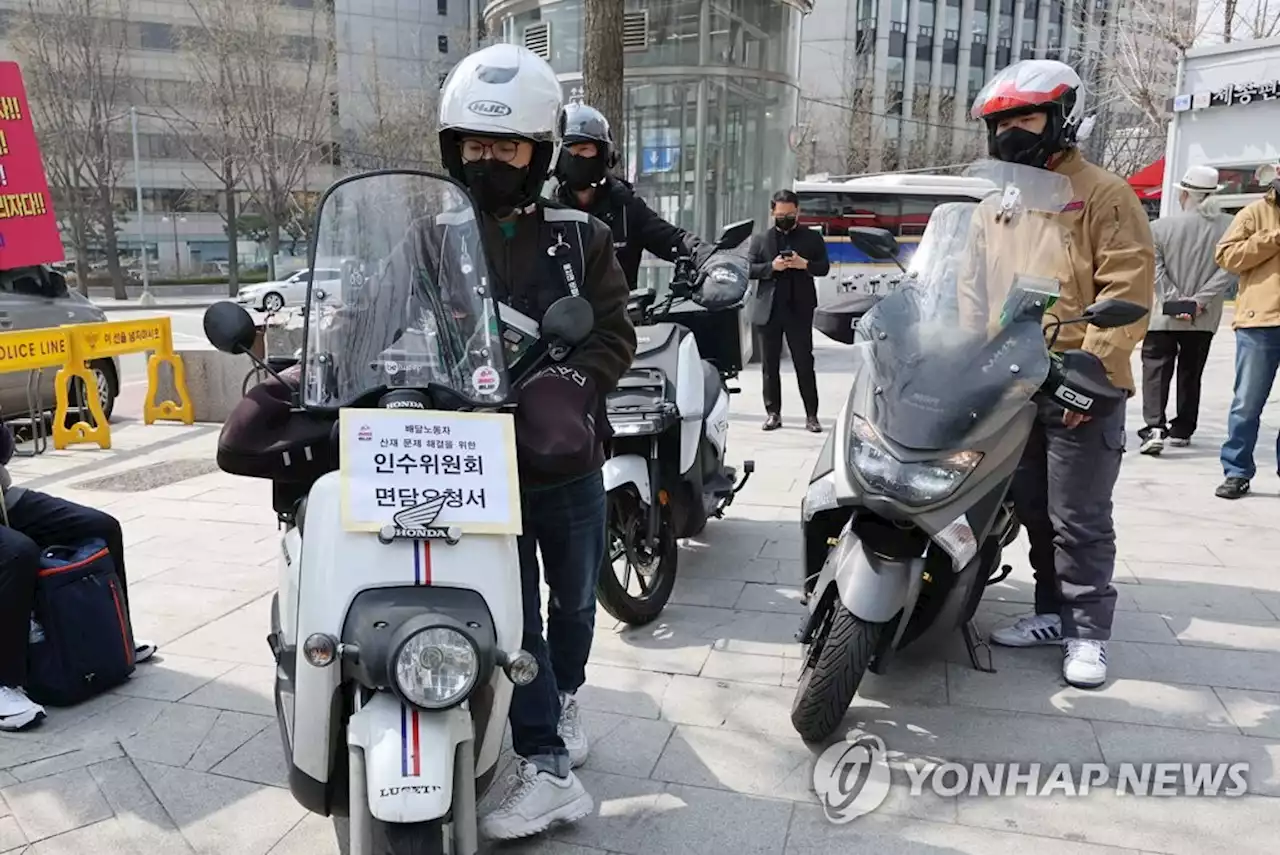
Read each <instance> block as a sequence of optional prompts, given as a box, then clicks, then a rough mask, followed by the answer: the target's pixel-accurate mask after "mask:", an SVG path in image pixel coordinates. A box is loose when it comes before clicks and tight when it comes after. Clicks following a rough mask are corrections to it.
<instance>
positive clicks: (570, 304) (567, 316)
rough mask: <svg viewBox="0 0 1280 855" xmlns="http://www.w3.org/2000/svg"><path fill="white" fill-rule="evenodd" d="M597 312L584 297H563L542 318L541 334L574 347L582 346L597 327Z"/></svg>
mask: <svg viewBox="0 0 1280 855" xmlns="http://www.w3.org/2000/svg"><path fill="white" fill-rule="evenodd" d="M595 322H596V317H595V310H593V309H592V308H591V304H590V303H588V302H587V301H586V300H585V299H583V298H582V297H561V298H560V299H559V300H556V301H555V302H554V303H552V304H551V307H550V308H548V309H547V311H546V313H545V314H544V315H543V316H542V328H541V334H542V337H543V338H546V339H556V340H557V341H559V342H562V343H564V344H567V345H570V346H574V345H579V344H582V342H584V341H586V340H587V336H589V335H591V330H592V328H593V327H594V326H595Z"/></svg>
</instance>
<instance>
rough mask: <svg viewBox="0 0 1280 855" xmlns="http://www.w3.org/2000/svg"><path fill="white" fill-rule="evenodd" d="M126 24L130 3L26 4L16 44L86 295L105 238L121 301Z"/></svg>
mask: <svg viewBox="0 0 1280 855" xmlns="http://www.w3.org/2000/svg"><path fill="white" fill-rule="evenodd" d="M128 27H129V6H128V0H27V5H26V8H25V9H23V10H22V11H21V12H20V13H19V16H18V27H17V29H18V32H17V33H16V37H15V38H13V39H12V40H11V44H12V45H13V46H14V50H15V52H16V53H17V54H18V58H19V61H20V62H21V63H22V66H23V69H24V71H25V73H26V77H27V82H28V87H29V89H30V101H31V106H32V114H33V118H34V120H35V124H36V129H37V132H38V133H39V135H40V139H41V143H42V145H41V148H42V151H43V154H44V161H45V170H46V171H47V172H48V174H49V177H50V179H51V180H52V183H53V185H54V186H53V192H54V195H55V197H56V208H55V210H57V212H58V217H59V219H60V220H61V221H62V224H63V226H64V227H65V228H66V229H67V231H68V232H69V233H70V235H71V241H72V245H73V249H74V250H75V254H76V274H77V279H78V281H79V287H80V290H81V291H82V292H87V287H88V282H89V267H88V260H89V253H90V251H91V250H92V249H93V248H95V244H97V243H98V241H99V240H100V241H101V245H102V249H103V251H104V252H105V254H106V260H107V269H108V271H109V273H110V276H111V282H112V287H113V289H114V292H115V297H116V299H118V300H123V299H126V298H127V294H126V293H125V289H124V276H123V272H122V270H121V266H120V252H119V246H118V244H117V237H116V198H115V192H116V185H117V184H118V183H119V180H120V173H121V161H120V155H121V149H122V148H123V147H124V145H125V143H124V142H123V140H125V139H127V137H126V136H124V135H122V134H118V133H117V132H116V131H115V130H114V129H113V126H112V122H113V121H115V120H116V119H118V118H120V115H119V114H120V112H121V111H122V110H123V109H124V108H125V106H126V105H127V94H128V91H127V87H128V85H129V82H128V70H127V58H128V42H127V39H128ZM136 216H142V212H141V211H139V212H138V213H137V214H136ZM142 252H143V260H144V263H145V257H146V252H145V247H144V248H143V251H142Z"/></svg>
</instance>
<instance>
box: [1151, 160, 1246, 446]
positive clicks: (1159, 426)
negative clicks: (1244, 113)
mask: <svg viewBox="0 0 1280 855" xmlns="http://www.w3.org/2000/svg"><path fill="white" fill-rule="evenodd" d="M1177 186H1178V191H1179V192H1178V206H1179V208H1180V210H1179V211H1178V213H1176V214H1172V215H1170V216H1168V217H1162V218H1160V219H1159V220H1157V221H1156V222H1155V223H1153V224H1152V226H1151V236H1152V238H1153V239H1154V240H1155V248H1156V305H1157V306H1158V307H1159V308H1158V310H1157V311H1154V312H1152V313H1151V321H1150V325H1149V326H1148V329H1147V335H1146V338H1145V339H1143V342H1142V417H1143V421H1144V422H1145V426H1144V427H1143V428H1142V430H1140V431H1138V438H1139V439H1140V440H1142V445H1141V446H1139V449H1138V450H1139V451H1140V452H1141V453H1143V454H1147V455H1151V456H1157V455H1159V454H1160V453H1161V452H1162V451H1164V447H1165V445H1166V444H1167V445H1173V446H1185V445H1188V444H1189V443H1190V442H1191V436H1192V434H1194V433H1195V432H1196V424H1197V421H1198V416H1199V414H1200V381H1201V378H1202V376H1203V375H1204V366H1205V363H1206V361H1207V360H1208V358H1209V345H1210V344H1211V343H1212V342H1213V334H1214V332H1216V331H1217V329H1218V324H1219V323H1220V322H1221V321H1222V304H1223V301H1224V300H1225V299H1226V297H1225V295H1226V293H1227V291H1228V290H1229V289H1230V288H1231V286H1232V285H1233V284H1235V281H1236V277H1235V275H1234V274H1232V273H1229V272H1228V271H1226V270H1223V269H1222V268H1220V267H1218V263H1217V262H1216V261H1215V260H1214V250H1215V249H1216V248H1217V245H1218V241H1219V240H1221V239H1222V236H1223V235H1224V234H1226V232H1227V229H1229V228H1230V227H1231V217H1229V216H1227V215H1225V214H1223V213H1222V212H1221V211H1220V209H1219V208H1218V206H1217V204H1216V201H1217V200H1216V199H1214V194H1216V193H1217V192H1218V191H1220V190H1221V189H1222V186H1221V185H1220V184H1219V183H1218V170H1216V169H1214V168H1213V167H1211V166H1192V167H1191V168H1189V169H1188V170H1187V172H1186V174H1185V175H1184V176H1183V177H1182V181H1180V182H1179V183H1178V185H1177ZM1175 375H1176V376H1177V379H1178V396H1177V399H1176V406H1177V414H1176V415H1175V416H1174V417H1173V420H1172V421H1166V419H1165V416H1166V412H1165V410H1166V407H1167V406H1168V404H1169V388H1170V386H1171V385H1172V383H1173V379H1174V376H1175Z"/></svg>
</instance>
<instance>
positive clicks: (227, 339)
mask: <svg viewBox="0 0 1280 855" xmlns="http://www.w3.org/2000/svg"><path fill="white" fill-rule="evenodd" d="M204 334H205V337H206V338H208V339H209V343H210V344H212V345H213V346H214V347H216V348H217V349H218V350H220V351H222V352H223V353H230V354H239V353H249V352H251V351H252V350H253V343H254V340H255V339H256V338H257V335H258V330H257V327H256V326H255V325H254V323H253V318H252V317H250V316H249V313H248V312H247V311H245V308H244V306H241V305H238V304H236V303H232V302H231V301H230V300H222V301H220V302H217V303H214V304H213V305H212V306H210V307H209V308H207V309H205V312H204Z"/></svg>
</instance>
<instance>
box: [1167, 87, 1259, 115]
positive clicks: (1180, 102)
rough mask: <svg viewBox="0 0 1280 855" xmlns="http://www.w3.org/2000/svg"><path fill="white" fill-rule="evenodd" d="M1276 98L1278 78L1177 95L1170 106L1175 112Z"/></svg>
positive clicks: (1230, 105)
mask: <svg viewBox="0 0 1280 855" xmlns="http://www.w3.org/2000/svg"><path fill="white" fill-rule="evenodd" d="M1277 98H1280V80H1267V81H1264V82H1252V83H1233V84H1231V85H1229V86H1223V87H1222V88H1220V89H1215V90H1213V91H1211V92H1193V93H1187V94H1184V95H1179V96H1177V97H1176V98H1174V99H1173V103H1172V108H1173V112H1175V113H1185V112H1187V111H1188V110H1207V109H1209V108H1211V107H1232V106H1235V105H1237V104H1252V103H1255V102H1259V101H1275V100H1276V99H1277Z"/></svg>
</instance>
